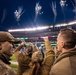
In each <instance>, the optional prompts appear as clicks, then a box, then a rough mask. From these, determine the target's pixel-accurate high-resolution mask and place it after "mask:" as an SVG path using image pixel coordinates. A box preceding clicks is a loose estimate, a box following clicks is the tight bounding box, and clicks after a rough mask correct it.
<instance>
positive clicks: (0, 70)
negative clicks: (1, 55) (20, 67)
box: [0, 59, 16, 75]
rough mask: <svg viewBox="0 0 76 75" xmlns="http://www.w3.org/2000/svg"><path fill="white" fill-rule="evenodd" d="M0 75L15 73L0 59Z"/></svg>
mask: <svg viewBox="0 0 76 75" xmlns="http://www.w3.org/2000/svg"><path fill="white" fill-rule="evenodd" d="M0 75H16V73H15V71H14V70H13V69H12V68H11V67H9V66H8V65H7V64H5V63H4V62H3V61H2V60H1V59H0Z"/></svg>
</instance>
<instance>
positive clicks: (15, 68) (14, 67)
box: [9, 55, 18, 71]
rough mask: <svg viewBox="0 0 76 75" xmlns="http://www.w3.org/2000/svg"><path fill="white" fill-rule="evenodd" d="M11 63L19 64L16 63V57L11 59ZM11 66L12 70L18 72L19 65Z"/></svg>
mask: <svg viewBox="0 0 76 75" xmlns="http://www.w3.org/2000/svg"><path fill="white" fill-rule="evenodd" d="M11 61H13V62H17V61H16V58H15V57H14V55H13V56H12V57H11ZM9 66H10V67H11V68H13V69H14V70H15V71H17V70H18V65H17V64H10V65H9Z"/></svg>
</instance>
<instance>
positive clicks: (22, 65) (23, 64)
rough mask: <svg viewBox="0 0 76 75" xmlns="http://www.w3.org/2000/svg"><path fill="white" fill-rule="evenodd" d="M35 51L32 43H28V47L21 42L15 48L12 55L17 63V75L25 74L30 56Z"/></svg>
mask: <svg viewBox="0 0 76 75" xmlns="http://www.w3.org/2000/svg"><path fill="white" fill-rule="evenodd" d="M22 49H23V50H22ZM35 51H37V49H36V47H35V46H34V45H33V44H32V43H30V44H29V46H27V45H26V43H25V41H22V43H21V44H20V46H18V48H16V50H15V53H14V55H15V57H16V59H17V61H18V72H17V75H22V74H23V73H24V72H27V71H28V70H29V68H30V67H29V63H30V62H31V56H32V53H33V52H35Z"/></svg>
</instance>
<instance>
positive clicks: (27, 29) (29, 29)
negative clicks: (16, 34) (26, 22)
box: [25, 28, 36, 31]
mask: <svg viewBox="0 0 76 75" xmlns="http://www.w3.org/2000/svg"><path fill="white" fill-rule="evenodd" d="M25 31H36V28H26V29H25Z"/></svg>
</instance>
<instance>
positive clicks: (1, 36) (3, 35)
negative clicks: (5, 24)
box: [0, 31, 20, 43]
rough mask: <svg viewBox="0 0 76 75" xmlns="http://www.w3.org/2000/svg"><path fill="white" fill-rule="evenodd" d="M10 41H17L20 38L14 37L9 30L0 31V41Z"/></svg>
mask: <svg viewBox="0 0 76 75" xmlns="http://www.w3.org/2000/svg"><path fill="white" fill-rule="evenodd" d="M5 41H10V42H12V43H19V42H20V40H18V39H16V38H14V37H13V36H12V35H11V34H10V33H9V32H4V31H0V42H5Z"/></svg>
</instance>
